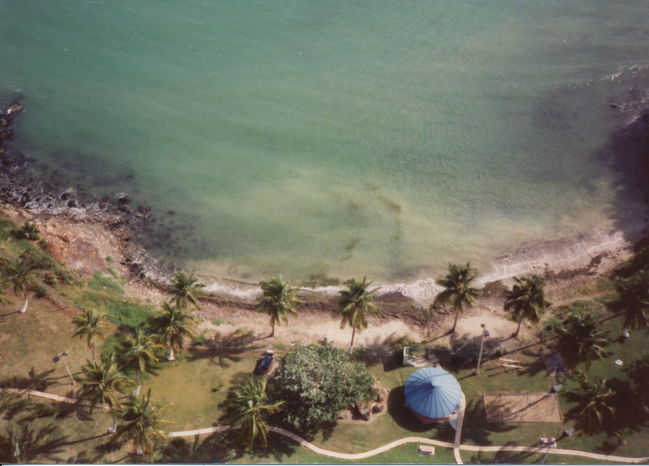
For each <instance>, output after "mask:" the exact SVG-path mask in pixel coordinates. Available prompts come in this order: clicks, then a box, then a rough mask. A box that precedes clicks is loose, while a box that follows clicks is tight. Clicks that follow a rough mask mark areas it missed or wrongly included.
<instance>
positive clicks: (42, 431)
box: [0, 419, 64, 464]
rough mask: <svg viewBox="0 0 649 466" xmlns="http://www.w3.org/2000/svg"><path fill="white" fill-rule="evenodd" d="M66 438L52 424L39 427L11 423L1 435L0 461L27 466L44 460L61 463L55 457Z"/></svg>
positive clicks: (27, 423) (33, 424) (30, 424)
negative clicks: (26, 464)
mask: <svg viewBox="0 0 649 466" xmlns="http://www.w3.org/2000/svg"><path fill="white" fill-rule="evenodd" d="M63 441H64V438H62V437H61V436H60V434H59V429H58V428H57V427H56V426H55V425H54V423H50V424H48V425H45V426H42V427H37V426H36V425H35V423H34V422H31V421H27V420H24V419H23V420H21V421H19V422H10V423H8V424H7V425H6V427H5V432H4V434H0V461H1V462H2V463H5V464H25V463H32V462H40V461H42V460H48V461H56V462H58V461H57V460H59V461H60V458H57V457H56V456H55V455H56V454H58V453H60V452H61V450H62V448H61V447H62V443H63Z"/></svg>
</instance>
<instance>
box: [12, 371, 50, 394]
mask: <svg viewBox="0 0 649 466" xmlns="http://www.w3.org/2000/svg"><path fill="white" fill-rule="evenodd" d="M52 372H54V369H46V370H44V371H42V372H36V369H34V368H33V367H32V368H31V369H29V372H28V373H27V375H26V376H25V377H20V376H12V377H8V378H6V379H3V380H2V381H1V382H0V387H4V388H17V389H19V390H40V391H43V390H45V389H47V387H49V386H51V385H53V384H54V381H55V380H56V378H54V377H50V374H52Z"/></svg>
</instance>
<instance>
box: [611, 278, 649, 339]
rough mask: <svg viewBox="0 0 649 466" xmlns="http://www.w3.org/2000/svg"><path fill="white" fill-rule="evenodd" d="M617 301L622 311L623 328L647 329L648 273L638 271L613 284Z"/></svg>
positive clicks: (648, 310)
mask: <svg viewBox="0 0 649 466" xmlns="http://www.w3.org/2000/svg"><path fill="white" fill-rule="evenodd" d="M615 285H616V288H617V291H618V295H619V299H618V302H617V303H616V305H617V307H618V308H619V309H622V310H623V311H624V326H625V327H630V328H647V323H648V322H649V271H647V270H640V271H639V272H636V273H635V274H633V275H632V276H630V277H628V278H622V279H619V280H617V281H616V283H615Z"/></svg>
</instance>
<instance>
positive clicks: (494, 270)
mask: <svg viewBox="0 0 649 466" xmlns="http://www.w3.org/2000/svg"><path fill="white" fill-rule="evenodd" d="M0 110H1V112H0V116H3V118H5V120H6V121H5V122H4V123H5V124H4V125H3V128H2V129H3V131H4V133H3V134H2V135H0V136H2V137H0V156H1V157H2V159H1V161H2V164H1V165H0V186H1V188H0V208H1V209H3V210H9V211H11V210H13V216H14V217H19V218H22V219H30V220H32V221H34V220H35V221H36V222H37V223H38V224H39V226H40V225H42V224H45V225H48V227H47V228H46V231H45V232H44V233H45V237H47V238H48V239H49V240H51V239H53V238H56V237H57V236H58V237H60V238H64V240H62V241H63V243H66V242H67V243H68V244H69V243H70V242H71V241H72V242H75V241H76V242H79V241H81V242H82V243H84V244H86V246H85V248H86V251H90V250H92V249H93V247H94V249H95V250H96V251H99V250H101V249H106V247H102V243H103V245H104V246H105V245H106V244H111V246H110V247H108V249H110V250H113V251H115V252H113V255H117V256H118V257H119V260H118V262H119V267H120V269H121V270H120V272H121V273H122V274H123V275H124V276H126V277H127V278H128V280H129V282H131V283H136V284H137V285H136V286H137V287H140V288H142V287H144V288H147V287H148V288H153V289H155V290H157V291H158V292H164V290H165V285H166V283H168V279H169V277H170V276H171V275H173V273H174V272H175V271H177V270H180V269H179V267H177V266H176V265H174V264H163V263H162V262H161V261H160V260H159V259H158V258H156V257H153V256H152V254H150V253H149V252H148V251H147V249H146V247H145V246H144V244H143V243H144V241H143V237H144V235H146V234H147V233H150V232H151V231H152V226H153V224H154V223H155V222H156V219H155V218H154V217H153V216H152V215H151V209H150V208H149V207H147V206H143V205H139V206H132V205H131V200H130V199H129V196H128V194H127V193H117V194H115V195H113V196H105V197H103V198H101V199H97V198H95V197H93V196H92V195H91V194H88V193H84V192H78V190H77V189H75V188H74V187H69V186H61V185H57V183H56V180H53V179H47V178H45V179H36V178H35V177H34V174H33V170H31V160H29V159H28V158H27V157H25V156H24V155H23V154H20V153H17V152H15V151H14V150H12V149H13V148H12V145H11V140H12V137H13V131H14V127H15V121H16V119H17V118H16V117H17V116H18V117H19V114H20V112H22V111H23V107H22V103H21V99H20V98H16V99H13V100H12V101H10V103H9V104H8V105H7V106H6V107H5V108H4V109H0ZM634 123H635V122H634ZM636 204H637V205H632V206H629V211H627V212H624V213H623V216H624V218H625V219H626V220H625V221H620V220H619V219H618V225H616V228H615V229H612V230H611V229H607V230H604V229H602V230H600V231H595V232H593V233H590V234H581V235H578V236H575V237H567V238H562V239H556V240H540V241H537V242H533V243H529V244H524V245H519V246H518V247H517V248H513V249H512V250H511V251H510V252H508V253H506V254H504V255H500V256H494V260H493V261H492V262H491V265H490V267H489V269H487V270H482V271H481V272H482V273H481V274H480V276H479V279H478V284H479V285H482V286H486V287H488V288H489V287H493V286H494V284H497V283H499V282H507V281H508V280H511V278H512V277H514V276H517V275H522V274H528V273H536V274H539V275H543V276H544V277H546V278H547V279H548V281H549V285H550V288H561V287H562V286H561V282H562V281H564V282H565V281H572V282H574V281H584V280H586V281H587V280H591V279H596V278H599V277H601V276H603V275H605V274H606V273H608V272H610V271H611V270H612V269H613V268H615V266H617V265H618V264H620V263H621V262H623V261H624V260H626V259H628V258H629V257H630V255H631V252H632V249H633V246H634V244H635V242H636V241H637V240H639V239H640V238H641V237H642V235H643V234H646V232H647V227H648V226H649V221H648V220H647V218H646V213H647V207H646V206H644V205H641V204H640V203H636ZM11 216H12V215H10V217H11ZM47 229H50V230H51V231H47ZM84 230H87V231H92V232H93V235H94V238H92V237H89V236H88V235H83V234H82V233H81V232H83V231H84ZM66 235H67V236H71V237H72V239H70V238H66ZM80 236H81V237H83V238H80ZM93 243H95V244H93ZM61 248H62V247H59V249H61ZM81 249H82V250H83V249H84V248H83V247H82V248H81ZM55 255H56V253H55ZM90 255H91V256H92V254H90ZM59 256H60V257H61V253H60V254H59ZM63 256H65V254H63ZM108 256H109V255H108V254H107V255H106V256H105V257H103V258H102V257H99V255H98V253H96V254H95V255H94V257H93V260H94V261H95V262H96V263H97V264H95V268H98V269H103V270H107V268H108V267H110V265H109V264H108V263H107V262H106V260H105V258H106V257H108ZM68 259H69V260H67V262H66V259H65V258H63V259H62V261H63V262H66V263H67V264H68V265H69V266H71V267H72V268H75V267H76V268H77V270H79V269H81V271H83V268H84V266H83V265H79V264H76V265H75V263H74V261H75V260H77V259H70V258H68ZM102 261H103V262H104V263H103V264H99V263H100V262H102ZM77 262H78V260H77ZM81 262H83V261H81ZM113 266H115V264H113ZM91 268H92V267H91ZM442 273H443V271H442ZM368 275H369V276H370V279H372V277H371V274H368ZM198 277H199V279H200V278H201V277H200V275H198ZM436 278H437V277H427V278H421V279H417V280H414V281H411V282H406V283H390V282H382V281H380V280H376V281H375V285H376V286H378V287H380V291H379V293H378V297H379V298H380V299H388V300H392V299H396V300H398V301H402V302H404V303H409V304H413V305H415V306H417V307H423V306H428V305H430V304H431V303H432V301H433V299H434V297H435V295H436V294H437V293H438V292H439V290H440V287H439V286H438V285H436V284H435V280H436ZM206 285H207V286H206V288H205V291H206V297H205V298H204V299H206V300H215V301H226V302H227V301H230V300H235V301H238V302H240V304H241V305H243V306H244V307H248V306H249V304H250V302H251V301H252V300H254V299H255V298H256V297H257V296H258V295H259V293H260V292H259V286H258V284H257V283H248V282H245V281H242V280H236V279H228V278H224V277H220V278H219V279H217V280H216V281H212V282H210V283H206ZM564 286H565V285H564ZM299 289H300V291H302V292H304V293H308V294H310V295H312V296H313V300H314V301H323V300H324V299H329V298H331V297H332V296H334V295H336V294H337V293H338V291H339V289H340V286H338V285H336V286H315V287H300V288H299Z"/></svg>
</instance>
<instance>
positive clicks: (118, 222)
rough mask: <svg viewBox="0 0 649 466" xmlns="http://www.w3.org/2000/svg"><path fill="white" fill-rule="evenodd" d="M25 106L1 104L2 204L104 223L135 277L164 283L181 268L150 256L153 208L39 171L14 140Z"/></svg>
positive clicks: (37, 215)
mask: <svg viewBox="0 0 649 466" xmlns="http://www.w3.org/2000/svg"><path fill="white" fill-rule="evenodd" d="M23 111H25V107H24V105H23V102H22V98H16V99H13V100H12V101H10V102H9V104H7V105H5V106H2V107H0V204H4V205H8V206H13V207H15V208H17V209H19V210H20V211H21V212H22V213H23V214H24V215H27V216H29V217H31V218H34V219H38V220H39V222H43V221H47V220H48V219H51V218H59V219H62V220H65V221H67V222H76V223H85V224H89V225H93V224H94V225H98V226H101V227H102V228H104V229H106V230H107V231H108V232H110V234H111V235H113V236H114V237H115V238H116V239H117V241H118V243H119V244H120V249H121V258H122V259H121V261H122V265H123V266H124V267H125V268H126V270H127V271H128V275H129V277H130V278H131V279H139V280H145V281H151V282H152V283H155V284H157V285H161V284H163V283H164V281H165V280H166V277H168V276H169V275H171V274H172V273H173V272H174V271H175V270H176V268H177V267H176V266H175V265H173V264H162V263H161V262H160V261H158V260H156V259H155V258H153V257H151V256H150V255H149V254H148V253H147V251H146V248H145V246H144V245H143V242H142V241H141V238H142V237H143V236H144V235H146V234H148V233H149V232H150V231H151V229H152V226H153V225H154V224H155V223H156V221H157V219H156V218H155V217H154V216H153V215H152V213H151V208H150V207H149V206H146V205H133V203H132V201H131V199H130V197H129V195H128V193H125V192H119V193H115V194H114V195H111V196H104V197H101V198H98V197H95V196H93V195H92V194H90V193H88V192H86V191H85V190H82V189H80V188H78V187H74V186H69V185H68V184H63V183H62V181H61V180H59V179H56V178H55V177H53V176H47V175H37V174H36V173H35V170H34V166H33V163H34V161H33V160H31V159H30V158H29V157H27V156H25V155H24V154H23V153H21V152H20V151H18V150H16V149H15V147H14V144H13V139H14V131H15V128H16V124H17V122H18V120H19V116H20V114H21V113H22V112H23Z"/></svg>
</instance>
